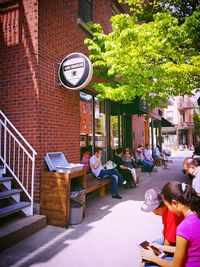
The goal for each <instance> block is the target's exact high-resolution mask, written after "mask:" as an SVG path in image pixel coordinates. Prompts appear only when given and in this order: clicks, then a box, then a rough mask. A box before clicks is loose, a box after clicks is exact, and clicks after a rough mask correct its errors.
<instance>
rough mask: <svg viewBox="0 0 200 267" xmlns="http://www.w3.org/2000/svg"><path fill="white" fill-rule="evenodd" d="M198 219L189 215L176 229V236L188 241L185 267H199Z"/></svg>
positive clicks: (199, 234) (199, 227)
mask: <svg viewBox="0 0 200 267" xmlns="http://www.w3.org/2000/svg"><path fill="white" fill-rule="evenodd" d="M199 229H200V219H199V218H198V217H197V215H196V214H189V215H187V216H186V217H185V219H184V220H183V221H182V222H181V223H180V224H179V226H178V227H177V232H176V234H177V235H179V236H181V237H183V238H185V239H186V240H187V241H188V253H187V260H186V263H185V267H199V266H200V230H199Z"/></svg>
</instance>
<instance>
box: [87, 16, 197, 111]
mask: <svg viewBox="0 0 200 267" xmlns="http://www.w3.org/2000/svg"><path fill="white" fill-rule="evenodd" d="M111 23H112V28H113V32H111V33H110V34H107V35H106V34H104V32H103V30H102V28H101V26H100V25H99V24H90V25H89V27H90V31H91V32H92V35H93V36H92V38H89V39H86V40H85V43H86V44H87V46H88V49H89V50H90V52H91V56H90V59H91V60H92V62H93V65H94V68H95V71H96V74H100V75H102V76H104V77H105V78H106V80H105V82H100V83H94V84H93V87H94V88H95V89H96V90H97V91H98V92H99V98H102V99H105V98H107V99H111V100H114V101H123V102H130V101H132V100H133V99H134V98H135V97H136V96H140V97H142V98H144V99H145V100H146V101H148V102H149V104H150V105H151V107H152V108H153V107H156V106H160V104H161V103H163V102H165V101H166V100H167V98H168V97H169V96H177V95H178V94H180V93H183V94H187V95H190V94H191V91H192V90H193V89H195V88H197V87H199V85H200V54H199V51H200V44H199V40H200V12H198V11H196V12H194V13H193V14H192V15H191V16H190V17H188V18H186V20H185V22H184V23H183V24H181V25H180V24H179V22H178V19H177V18H175V17H173V16H171V15H170V14H168V13H158V14H156V15H154V21H152V22H149V23H143V24H140V23H138V20H137V18H136V17H135V16H129V15H126V14H120V15H116V16H114V17H112V18H111Z"/></svg>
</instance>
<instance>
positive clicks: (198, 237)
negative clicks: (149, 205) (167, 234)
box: [141, 181, 200, 267]
mask: <svg viewBox="0 0 200 267" xmlns="http://www.w3.org/2000/svg"><path fill="white" fill-rule="evenodd" d="M161 195H162V199H163V201H164V203H165V205H166V206H167V207H168V209H169V210H170V211H172V212H173V213H174V214H176V215H177V216H184V220H183V221H182V222H181V223H180V224H179V226H178V227H177V232H176V247H171V246H162V245H155V244H153V245H154V246H156V247H157V248H158V249H160V250H162V251H165V252H174V257H173V259H172V261H167V260H164V259H162V258H159V257H157V256H156V255H155V254H154V252H153V250H152V249H151V247H149V248H148V249H142V250H141V256H142V259H144V260H148V261H151V262H154V263H156V264H158V266H161V267H199V266H200V245H199V244H200V231H199V229H200V197H199V196H198V195H197V193H196V191H195V190H194V189H193V188H192V186H190V185H187V184H185V183H180V182H178V181H171V182H169V183H167V184H166V185H165V186H164V188H163V189H162V192H161Z"/></svg>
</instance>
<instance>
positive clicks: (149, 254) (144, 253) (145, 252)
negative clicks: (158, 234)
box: [141, 247, 156, 261]
mask: <svg viewBox="0 0 200 267" xmlns="http://www.w3.org/2000/svg"><path fill="white" fill-rule="evenodd" d="M141 257H142V259H144V260H147V261H154V259H155V258H156V255H155V253H154V252H153V249H152V248H151V247H148V249H144V248H143V249H142V250H141Z"/></svg>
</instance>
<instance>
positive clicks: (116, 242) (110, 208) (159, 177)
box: [0, 152, 188, 267]
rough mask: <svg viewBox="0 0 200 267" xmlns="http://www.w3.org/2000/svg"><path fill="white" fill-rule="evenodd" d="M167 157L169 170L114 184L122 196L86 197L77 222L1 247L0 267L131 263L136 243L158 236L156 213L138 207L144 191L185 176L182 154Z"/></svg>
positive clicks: (131, 265) (134, 266)
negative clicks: (128, 184)
mask: <svg viewBox="0 0 200 267" xmlns="http://www.w3.org/2000/svg"><path fill="white" fill-rule="evenodd" d="M173 156H175V157H173V158H172V159H173V163H170V164H169V169H167V170H165V169H163V167H158V172H153V173H152V174H150V175H149V174H147V173H139V176H140V186H139V187H138V188H136V189H120V192H119V193H120V194H121V195H122V196H123V199H122V200H117V199H112V198H111V195H110V192H108V193H107V194H106V197H105V198H103V199H101V198H99V197H98V196H94V197H92V198H89V199H88V200H87V207H86V217H85V218H84V220H83V222H82V223H81V224H79V225H76V226H70V227H69V228H68V229H63V228H59V227H54V226H47V227H46V228H45V229H43V230H41V231H40V232H38V233H36V234H34V235H32V236H31V237H29V238H27V239H25V240H23V241H21V242H19V243H18V244H16V245H15V246H13V247H11V248H9V249H7V250H5V251H3V252H2V253H0V258H1V261H0V266H1V267H2V266H3V267H8V266H14V267H19V266H23V267H25V266H26V267H27V266H34V267H36V266H37V267H38V266H39V267H43V266H44V267H55V266H59V267H68V266H70V267H86V266H87V267H100V266H101V267H112V266H114V267H123V266H126V267H137V266H138V265H139V262H140V260H141V259H140V255H139V249H138V246H137V245H136V244H137V243H139V242H141V241H144V240H149V241H152V240H154V239H156V238H159V237H160V236H161V232H162V223H161V218H160V217H158V216H155V215H154V214H152V213H145V212H142V211H141V205H142V203H143V199H144V192H145V191H146V190H147V189H149V188H151V187H155V186H156V187H162V186H163V185H164V184H165V183H167V182H168V181H170V180H180V181H185V180H186V179H187V176H186V175H183V174H182V172H181V170H182V161H183V158H184V157H187V156H188V154H187V155H186V153H184V152H182V153H180V152H179V153H178V154H176V153H175V154H174V153H173Z"/></svg>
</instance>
